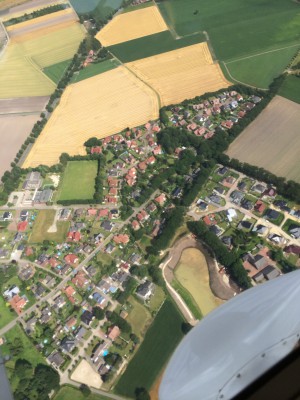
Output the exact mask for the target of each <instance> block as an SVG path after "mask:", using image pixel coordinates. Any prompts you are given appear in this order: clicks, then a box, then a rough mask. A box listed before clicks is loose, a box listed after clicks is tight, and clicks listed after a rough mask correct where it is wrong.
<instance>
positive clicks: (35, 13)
mask: <svg viewBox="0 0 300 400" xmlns="http://www.w3.org/2000/svg"><path fill="white" fill-rule="evenodd" d="M69 7H70V6H69V4H66V3H64V4H55V5H53V6H49V7H45V8H42V9H40V10H36V11H33V12H32V13H30V14H24V15H22V16H21V17H16V18H11V19H9V20H8V21H5V22H4V26H10V25H16V24H19V23H20V22H24V21H28V20H30V19H34V18H37V17H42V16H43V15H47V14H52V13H55V12H57V11H61V10H65V9H66V8H69Z"/></svg>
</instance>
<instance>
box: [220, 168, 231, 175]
mask: <svg viewBox="0 0 300 400" xmlns="http://www.w3.org/2000/svg"><path fill="white" fill-rule="evenodd" d="M227 171H228V168H226V167H220V168H219V169H218V171H217V173H218V174H219V175H225V174H226V173H227Z"/></svg>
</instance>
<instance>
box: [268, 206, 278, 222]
mask: <svg viewBox="0 0 300 400" xmlns="http://www.w3.org/2000/svg"><path fill="white" fill-rule="evenodd" d="M279 216H280V213H279V212H278V211H276V210H272V209H271V208H269V209H268V210H267V211H266V212H265V215H264V218H267V219H270V220H273V221H274V220H276V219H277V218H278V217H279Z"/></svg>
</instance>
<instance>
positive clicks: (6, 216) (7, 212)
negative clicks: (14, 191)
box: [1, 211, 12, 221]
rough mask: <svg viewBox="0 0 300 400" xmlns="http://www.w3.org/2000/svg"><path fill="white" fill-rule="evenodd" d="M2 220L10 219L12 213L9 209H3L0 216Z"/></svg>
mask: <svg viewBox="0 0 300 400" xmlns="http://www.w3.org/2000/svg"><path fill="white" fill-rule="evenodd" d="M1 219H2V220H3V221H9V220H10V219H12V213H11V212H10V211H5V212H4V213H3V215H2V218H1Z"/></svg>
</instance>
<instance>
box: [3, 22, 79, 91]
mask: <svg viewBox="0 0 300 400" xmlns="http://www.w3.org/2000/svg"><path fill="white" fill-rule="evenodd" d="M68 24H69V25H68V26H67V27H64V24H62V25H61V24H60V25H58V26H54V27H50V28H46V29H43V30H38V31H36V32H32V33H29V34H27V35H24V36H23V35H22V36H19V37H16V38H15V39H12V40H11V41H10V43H9V45H8V47H7V49H6V51H5V53H4V55H3V57H2V59H1V60H0V98H12V97H27V96H46V95H49V94H51V93H52V92H53V91H54V89H55V86H56V85H55V84H54V83H53V82H52V81H51V79H49V78H48V77H47V76H46V75H45V74H43V72H42V69H43V68H45V67H48V66H50V65H52V64H56V63H59V62H61V61H65V60H68V59H70V58H72V57H73V55H74V53H75V52H76V50H77V48H78V45H79V43H80V41H81V40H82V39H83V37H84V32H83V28H82V27H81V26H80V25H79V24H78V23H77V22H71V24H70V23H68ZM20 71H21V73H20Z"/></svg>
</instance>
